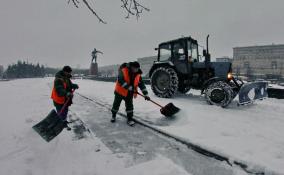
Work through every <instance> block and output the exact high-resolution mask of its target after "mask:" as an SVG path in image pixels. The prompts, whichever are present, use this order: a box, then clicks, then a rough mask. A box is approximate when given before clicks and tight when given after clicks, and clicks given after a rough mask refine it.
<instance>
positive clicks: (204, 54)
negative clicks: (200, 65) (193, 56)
mask: <svg viewBox="0 0 284 175" xmlns="http://www.w3.org/2000/svg"><path fill="white" fill-rule="evenodd" d="M206 55H207V52H206V50H205V49H203V56H204V57H205V56H206Z"/></svg>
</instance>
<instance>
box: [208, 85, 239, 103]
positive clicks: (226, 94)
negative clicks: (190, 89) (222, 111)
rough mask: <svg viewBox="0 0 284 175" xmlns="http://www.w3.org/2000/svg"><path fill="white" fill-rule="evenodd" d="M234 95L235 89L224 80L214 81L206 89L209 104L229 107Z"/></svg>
mask: <svg viewBox="0 0 284 175" xmlns="http://www.w3.org/2000/svg"><path fill="white" fill-rule="evenodd" d="M233 96H234V92H233V89H232V88H231V86H230V85H229V84H228V83H226V82H224V81H217V82H213V83H212V84H210V85H209V86H208V87H207V88H206V89H205V98H206V101H207V102H208V103H209V104H214V105H217V106H221V107H227V106H228V105H229V104H230V103H231V101H232V100H233Z"/></svg>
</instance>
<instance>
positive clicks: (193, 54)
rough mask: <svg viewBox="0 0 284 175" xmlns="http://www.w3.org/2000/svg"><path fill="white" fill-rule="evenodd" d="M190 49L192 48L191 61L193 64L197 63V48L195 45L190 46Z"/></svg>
mask: <svg viewBox="0 0 284 175" xmlns="http://www.w3.org/2000/svg"><path fill="white" fill-rule="evenodd" d="M191 48H192V54H191V56H192V60H193V62H198V49H197V48H198V46H197V45H196V44H192V45H191Z"/></svg>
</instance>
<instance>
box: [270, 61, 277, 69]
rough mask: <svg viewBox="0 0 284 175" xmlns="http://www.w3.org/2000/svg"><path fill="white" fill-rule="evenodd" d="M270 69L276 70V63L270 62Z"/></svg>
mask: <svg viewBox="0 0 284 175" xmlns="http://www.w3.org/2000/svg"><path fill="white" fill-rule="evenodd" d="M271 68H272V69H277V61H271Z"/></svg>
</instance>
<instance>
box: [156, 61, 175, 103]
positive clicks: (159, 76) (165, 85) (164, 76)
mask: <svg viewBox="0 0 284 175" xmlns="http://www.w3.org/2000/svg"><path fill="white" fill-rule="evenodd" d="M151 88H152V90H153V92H154V94H155V95H157V96H158V97H163V98H170V97H172V96H173V95H174V94H175V93H176V91H177V89H178V76H177V73H176V72H175V70H174V69H173V68H170V67H159V68H157V69H156V70H154V72H153V74H152V76H151Z"/></svg>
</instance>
